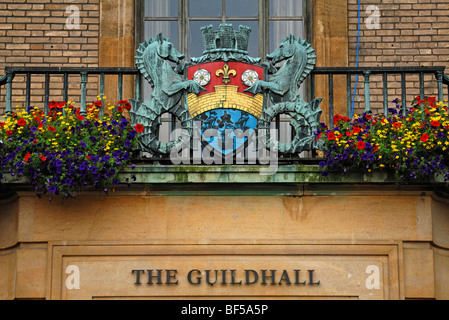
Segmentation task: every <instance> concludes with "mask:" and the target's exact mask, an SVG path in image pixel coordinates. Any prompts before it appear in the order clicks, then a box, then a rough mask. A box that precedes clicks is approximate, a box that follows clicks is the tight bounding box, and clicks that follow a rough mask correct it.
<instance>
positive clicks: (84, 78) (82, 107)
mask: <svg viewBox="0 0 449 320" xmlns="http://www.w3.org/2000/svg"><path fill="white" fill-rule="evenodd" d="M86 83H87V72H85V71H83V72H81V102H80V103H81V105H80V114H81V115H82V116H84V117H85V116H87V110H86V99H87V97H86V96H87V87H86Z"/></svg>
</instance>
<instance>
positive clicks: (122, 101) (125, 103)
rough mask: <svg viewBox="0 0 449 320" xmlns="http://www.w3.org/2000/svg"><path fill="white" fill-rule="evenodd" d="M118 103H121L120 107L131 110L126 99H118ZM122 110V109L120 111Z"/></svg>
mask: <svg viewBox="0 0 449 320" xmlns="http://www.w3.org/2000/svg"><path fill="white" fill-rule="evenodd" d="M118 104H119V105H121V106H122V107H124V108H125V109H126V110H128V111H130V110H131V103H129V102H128V101H127V100H120V101H119V102H118ZM122 110H123V109H122ZM120 112H122V111H120Z"/></svg>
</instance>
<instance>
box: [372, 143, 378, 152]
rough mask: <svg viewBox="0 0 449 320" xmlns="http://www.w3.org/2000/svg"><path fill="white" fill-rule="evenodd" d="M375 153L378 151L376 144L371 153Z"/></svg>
mask: <svg viewBox="0 0 449 320" xmlns="http://www.w3.org/2000/svg"><path fill="white" fill-rule="evenodd" d="M377 151H379V145H377V144H376V145H375V146H374V148H373V152H377Z"/></svg>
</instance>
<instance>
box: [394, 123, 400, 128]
mask: <svg viewBox="0 0 449 320" xmlns="http://www.w3.org/2000/svg"><path fill="white" fill-rule="evenodd" d="M393 127H395V128H400V127H402V124H401V123H399V122H394V123H393Z"/></svg>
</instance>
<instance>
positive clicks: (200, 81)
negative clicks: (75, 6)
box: [130, 24, 322, 155]
mask: <svg viewBox="0 0 449 320" xmlns="http://www.w3.org/2000/svg"><path fill="white" fill-rule="evenodd" d="M201 32H202V36H203V42H204V46H205V50H204V53H203V56H202V57H199V58H192V59H191V62H181V60H182V59H184V55H183V54H181V53H180V52H178V51H177V50H176V48H174V47H173V44H172V43H171V42H170V41H169V40H168V39H166V38H165V37H164V36H163V35H162V34H159V35H157V36H156V37H154V38H152V39H150V40H148V41H145V42H144V43H142V44H141V45H140V47H139V49H138V50H137V54H136V58H135V59H136V65H137V67H138V68H139V70H140V71H141V73H142V75H143V76H144V77H145V78H146V80H147V81H149V83H150V84H151V86H152V87H153V92H152V94H151V96H150V97H149V98H148V99H147V100H146V101H144V102H143V103H142V102H140V101H137V100H130V101H131V104H132V111H131V118H132V122H133V123H135V124H137V123H140V124H142V125H144V128H145V129H144V132H143V133H142V134H141V140H140V141H141V142H140V144H141V148H142V150H144V151H148V152H150V153H152V154H169V153H170V152H172V150H174V149H177V148H181V146H182V145H183V141H185V138H186V136H187V138H190V137H191V136H193V134H194V131H195V130H196V131H198V132H200V134H201V135H202V138H203V139H202V140H203V141H205V142H206V144H208V145H209V147H212V148H213V149H215V150H216V151H218V152H220V153H222V154H225V155H228V154H232V153H233V152H235V151H236V150H237V149H238V148H240V147H241V146H242V145H244V144H245V142H246V140H247V139H248V135H243V136H242V135H241V133H242V132H252V134H256V135H259V136H265V137H269V136H270V134H269V129H270V124H271V122H272V121H273V119H274V118H276V117H277V116H278V115H280V114H287V115H289V116H290V117H291V121H290V124H291V126H292V127H293V130H294V137H293V139H292V141H291V142H289V143H280V142H279V141H278V140H276V139H275V138H274V139H273V138H270V139H267V140H266V147H267V148H276V149H277V150H278V151H279V152H280V153H284V154H297V153H301V152H303V151H311V150H316V149H320V148H321V147H322V146H321V145H319V143H320V142H319V141H317V139H316V136H315V132H317V131H318V123H319V120H320V116H321V113H322V112H321V109H320V102H321V99H316V100H314V101H312V102H310V103H307V102H305V101H304V100H303V99H302V98H301V96H300V94H299V87H300V85H301V84H302V82H303V81H304V80H305V79H306V77H307V76H308V75H309V74H310V72H311V71H312V70H313V68H314V66H315V61H316V55H315V51H314V50H313V48H312V47H311V45H310V44H309V43H307V42H306V41H304V40H301V39H298V38H296V37H295V36H293V35H290V36H289V37H287V38H286V39H284V40H283V41H282V43H281V44H280V45H279V47H278V48H277V49H276V50H275V51H274V52H273V53H271V54H269V55H268V56H267V60H268V62H261V59H260V58H253V57H250V56H249V55H248V51H247V50H248V41H249V34H250V32H251V30H250V28H248V27H246V26H239V28H238V30H234V29H233V27H232V25H230V24H223V25H220V27H219V30H214V29H213V27H212V26H206V27H203V28H202V29H201ZM169 61H171V62H172V63H175V64H176V66H175V67H173V64H170V63H169ZM281 62H282V66H281V67H280V68H279V69H278V68H277V67H276V65H277V64H278V63H281ZM167 112H168V113H171V114H172V115H173V116H174V117H176V118H177V119H178V120H179V122H180V124H181V126H182V130H183V131H182V132H183V135H181V136H180V137H179V138H178V139H177V140H175V141H171V142H169V143H163V142H161V141H160V140H159V138H158V127H159V126H160V124H161V115H162V114H164V113H167ZM210 132H215V134H210ZM242 137H243V138H242ZM228 141H231V143H228Z"/></svg>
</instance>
